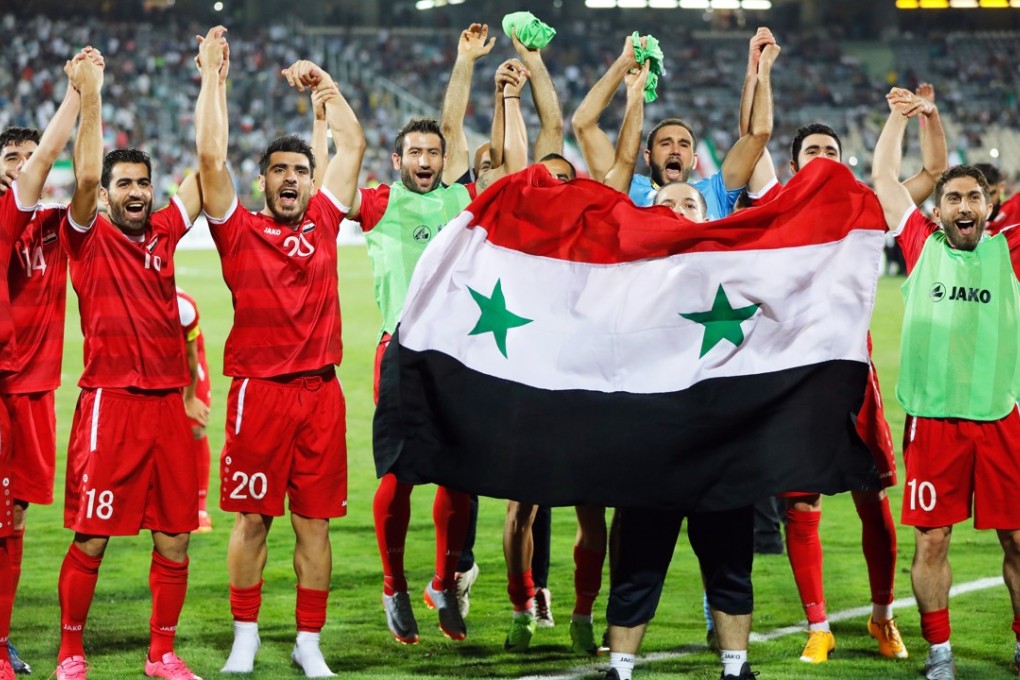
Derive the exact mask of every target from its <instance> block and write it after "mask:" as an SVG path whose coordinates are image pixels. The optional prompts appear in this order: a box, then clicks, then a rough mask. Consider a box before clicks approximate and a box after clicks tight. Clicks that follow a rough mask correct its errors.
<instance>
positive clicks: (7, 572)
mask: <svg viewBox="0 0 1020 680" xmlns="http://www.w3.org/2000/svg"><path fill="white" fill-rule="evenodd" d="M0 408H3V407H2V406H0ZM10 544H11V538H10V537H8V538H5V539H0V659H2V660H5V661H9V660H10V656H8V654H7V638H8V636H9V635H10V634H11V613H12V612H13V611H14V590H15V587H16V585H15V579H14V566H13V564H12V563H11V562H12V560H11V557H10V553H11V547H10Z"/></svg>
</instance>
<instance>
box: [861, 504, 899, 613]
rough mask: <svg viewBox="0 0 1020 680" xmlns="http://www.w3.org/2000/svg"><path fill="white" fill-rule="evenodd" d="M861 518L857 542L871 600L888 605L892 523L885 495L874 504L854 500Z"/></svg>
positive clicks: (891, 577)
mask: <svg viewBox="0 0 1020 680" xmlns="http://www.w3.org/2000/svg"><path fill="white" fill-rule="evenodd" d="M856 506H857V515H858V517H860V518H861V545H862V547H863V548H864V560H865V562H867V564H868V582H869V583H870V584H871V601H872V602H874V603H875V604H891V603H892V601H893V581H894V579H895V578H896V524H895V523H894V522H893V517H892V512H891V511H890V509H889V498H888V497H883V498H882V500H881V501H880V502H878V503H868V502H863V503H857V504H856Z"/></svg>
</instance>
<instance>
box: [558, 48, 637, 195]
mask: <svg viewBox="0 0 1020 680" xmlns="http://www.w3.org/2000/svg"><path fill="white" fill-rule="evenodd" d="M635 66H638V63H637V62H636V61H635V60H634V44H633V42H632V38H631V37H630V36H629V35H628V36H627V37H626V38H625V39H624V41H623V51H622V52H621V53H620V56H619V57H617V58H616V61H614V62H613V64H612V65H611V66H610V67H609V70H607V71H606V72H605V74H604V75H603V76H602V77H601V78H599V80H598V82H596V83H595V85H593V86H592V88H591V90H589V92H588V94H587V95H585V97H584V99H583V100H582V101H581V104H580V105H579V106H578V107H577V111H575V112H574V116H573V118H571V124H572V126H573V128H574V136H575V137H576V138H577V144H578V146H580V147H581V156H583V157H584V162H585V164H586V165H587V166H588V174H589V175H591V177H592V179H594V180H596V181H599V182H601V181H603V180H604V179H605V177H606V173H607V172H609V169H610V168H611V167H613V162H614V160H615V158H616V152H615V151H614V150H613V143H612V142H611V141H610V140H609V136H608V135H607V134H606V133H605V132H603V131H602V129H601V128H599V124H598V123H599V117H600V116H601V115H602V112H603V111H605V110H606V107H607V106H609V102H611V101H612V100H613V95H614V94H615V93H616V89H617V88H618V87H620V83H622V82H623V79H624V76H626V75H627V71H629V70H630V69H631V68H632V67H635Z"/></svg>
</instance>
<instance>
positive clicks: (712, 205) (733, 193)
mask: <svg viewBox="0 0 1020 680" xmlns="http://www.w3.org/2000/svg"><path fill="white" fill-rule="evenodd" d="M691 186H693V187H694V188H695V189H697V190H698V191H700V192H701V195H702V196H704V197H705V203H707V204H708V219H710V220H721V219H722V218H724V217H726V216H727V215H729V214H730V213H731V212H733V206H735V205H736V204H737V199H738V198H739V197H740V192H741V191H743V187H741V188H740V189H727V188H726V182H725V181H724V180H723V175H722V172H717V173H715V174H714V175H712V176H711V177H708V178H707V179H699V180H698V181H697V182H691Z"/></svg>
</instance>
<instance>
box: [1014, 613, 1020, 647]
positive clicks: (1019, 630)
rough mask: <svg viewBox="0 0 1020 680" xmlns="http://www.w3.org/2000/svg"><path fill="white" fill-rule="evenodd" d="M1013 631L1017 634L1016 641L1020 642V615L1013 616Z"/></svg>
mask: <svg viewBox="0 0 1020 680" xmlns="http://www.w3.org/2000/svg"><path fill="white" fill-rule="evenodd" d="M1013 633H1015V634H1016V641H1017V642H1020V616H1014V617H1013Z"/></svg>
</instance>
